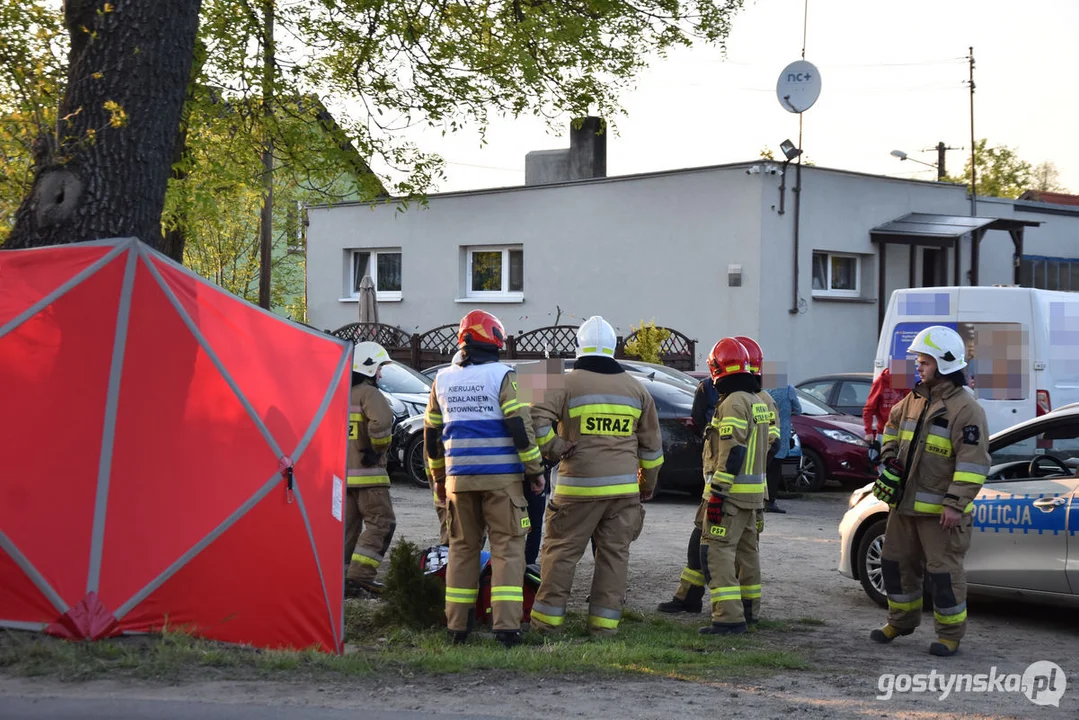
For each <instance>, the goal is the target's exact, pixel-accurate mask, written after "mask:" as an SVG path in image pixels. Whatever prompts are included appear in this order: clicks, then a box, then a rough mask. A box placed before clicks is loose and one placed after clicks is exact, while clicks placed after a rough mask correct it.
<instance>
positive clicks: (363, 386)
mask: <svg viewBox="0 0 1079 720" xmlns="http://www.w3.org/2000/svg"><path fill="white" fill-rule="evenodd" d="M388 362H390V356H389V354H388V353H387V352H386V350H385V348H383V347H382V346H381V345H379V344H378V343H375V342H362V343H359V344H358V345H356V347H355V349H354V350H353V353H352V394H351V398H350V400H349V415H348V468H347V473H346V475H347V479H346V483H347V486H348V489H347V491H346V493H347V495H348V502H347V503H345V506H346V517H345V553H346V554H345V565H346V576H345V595H346V596H347V597H355V596H357V595H359V594H360V590H366V591H368V592H371V593H374V594H376V595H378V594H381V593H382V591H383V589H384V588H383V585H382V583H380V582H377V581H376V580H375V575H376V574H377V572H378V567H379V565H381V564H382V558H383V557H384V556H385V554H386V551H387V550H388V549H389V547H390V541H391V540H393V532H394V530H395V529H396V528H397V518H396V517H395V516H394V514H393V504H392V503H391V502H390V476H389V475H388V474H387V472H386V451H387V450H389V448H390V441H391V439H392V437H391V432H392V430H393V411H392V410H391V409H390V404H389V402H388V401H387V400H386V397H385V396H384V395H383V394H382V391H381V390H379V389H378V384H377V383H378V378H379V375H380V374H381V370H382V366H383V365H385V364H387V363H388Z"/></svg>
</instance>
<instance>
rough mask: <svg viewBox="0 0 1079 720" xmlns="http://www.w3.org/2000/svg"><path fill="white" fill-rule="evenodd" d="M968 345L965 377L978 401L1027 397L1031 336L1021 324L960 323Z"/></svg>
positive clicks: (1028, 393) (959, 329)
mask: <svg viewBox="0 0 1079 720" xmlns="http://www.w3.org/2000/svg"><path fill="white" fill-rule="evenodd" d="M958 331H959V334H960V335H962V336H963V339H964V340H966V343H967V378H968V379H969V380H970V381H971V383H970V384H971V386H972V387H974V388H975V390H977V392H978V399H979V400H1025V399H1026V398H1027V397H1029V395H1030V366H1031V365H1030V363H1031V357H1030V333H1029V332H1027V330H1026V329H1025V328H1024V327H1023V325H1022V324H1021V323H959V327H958Z"/></svg>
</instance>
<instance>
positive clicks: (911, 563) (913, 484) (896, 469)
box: [870, 325, 991, 657]
mask: <svg viewBox="0 0 1079 720" xmlns="http://www.w3.org/2000/svg"><path fill="white" fill-rule="evenodd" d="M907 352H908V353H914V354H916V355H917V369H918V376H919V382H918V383H916V384H915V386H914V390H913V391H911V392H910V393H909V394H908V395H907V396H906V397H904V398H903V399H902V400H901V401H899V403H898V404H896V405H895V407H893V408H892V411H891V413H890V414H889V417H888V422H887V424H886V425H885V427H884V433H883V447H882V448H881V461H882V469H881V473H880V476H879V478H878V479H877V482H876V484H875V485H874V488H873V494H874V495H875V496H876V497H877V498H878V499H879V500H881V501H883V502H885V503H887V504H888V506H889V508H890V510H889V511H888V524H887V526H886V529H885V532H884V548H883V553H882V559H881V574H882V579H883V580H884V589H885V592H886V593H887V596H888V622H887V624H885V625H884V627H882V628H878V629H876V630H873V632H872V633H870V637H871V638H872V639H873V640H875V641H876V642H879V643H890V642H892V641H893V640H894V639H895V638H896V637H898V636H900V635H910V634H911V633H913V632H914V630H915V628H917V627H918V625H919V624H920V622H921V615H922V596H923V592H924V590H923V584H922V582H923V579H922V568H923V565H924V568H925V572H926V573H928V574H929V581H930V582H929V584H930V587H931V592H932V598H933V618H934V624H935V626H936V628H935V629H936V634H937V640H936V641H934V642H932V643H931V644H930V645H929V652H930V653H931V654H933V655H937V656H940V657H947V656H950V655H954V654H955V653H956V652H957V651H958V649H959V641H960V640H961V639H962V638H963V636H964V634H965V632H966V625H967V603H966V600H967V581H966V573H965V572H964V569H963V561H964V559H965V557H966V553H967V550H968V549H969V548H970V540H971V527H972V524H973V520H972V512H973V509H974V498H975V497H976V496H977V495H978V492H979V491H980V490H981V488H982V484H983V483H984V482H985V477H986V475H987V474H988V472H989V466H990V462H991V460H990V457H989V445H988V443H989V438H988V430H987V426H986V419H985V411H984V410H983V409H982V407H981V405H979V404H978V401H977V400H976V399H975V397H974V395H973V394H972V393H970V392H968V390H967V388H966V384H967V382H966V378H965V374H964V372H963V369H964V368H965V367H966V366H967V362H966V346H965V344H964V342H963V339H962V338H961V337H960V336H959V333H957V332H956V331H955V330H952V329H951V328H948V327H945V326H943V325H934V326H931V327H928V328H926V329H924V330H922V331H921V332H920V333H918V335H917V336H916V337H915V338H914V341H913V342H912V343H911V344H910V347H909V348H907Z"/></svg>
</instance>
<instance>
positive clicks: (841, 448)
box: [786, 390, 877, 492]
mask: <svg viewBox="0 0 1079 720" xmlns="http://www.w3.org/2000/svg"><path fill="white" fill-rule="evenodd" d="M797 393H798V400H799V401H800V402H801V403H802V414H801V415H792V416H791V426H792V428H793V430H794V432H795V433H797V434H798V439H799V442H800V443H801V447H802V457H801V461H800V464H799V468H798V472H797V473H795V474H794V475H793V476H792V477H789V478H788V479H787V481H786V482H787V487H788V489H790V490H793V491H796V492H806V491H817V490H820V489H821V488H822V487H824V484H825V483H826V482H827V481H828V480H837V481H839V482H858V483H864V482H866V481H868V480H870V479H876V477H877V471H876V469H875V468H874V467H873V465H872V464H870V462H869V454H868V450H869V446H868V445H867V444H866V441H865V433H864V432H863V428H862V420H861V418H857V419H856V418H853V417H851V416H850V415H846V414H843V413H840V412H839V411H838V410H836V409H835V408H833V407H831V406H829V405H828V404H826V403H823V402H821V401H820V400H818V399H817V398H816V397H815V396H813V395H810V394H809V393H807V392H805V391H803V390H797Z"/></svg>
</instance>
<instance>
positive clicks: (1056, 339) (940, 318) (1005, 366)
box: [874, 286, 1079, 433]
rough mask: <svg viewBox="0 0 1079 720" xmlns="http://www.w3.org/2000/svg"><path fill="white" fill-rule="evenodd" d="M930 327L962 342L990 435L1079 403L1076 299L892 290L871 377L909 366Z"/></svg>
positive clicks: (1002, 291)
mask: <svg viewBox="0 0 1079 720" xmlns="http://www.w3.org/2000/svg"><path fill="white" fill-rule="evenodd" d="M930 325H945V326H947V327H950V328H952V329H953V330H956V331H957V332H958V333H959V334H960V335H962V336H963V337H964V338H965V339H966V341H967V361H968V363H969V364H968V367H967V369H966V373H967V377H968V378H969V379H970V380H971V386H972V387H973V388H974V391H975V393H976V394H977V396H978V401H979V402H980V403H981V405H982V407H984V408H985V412H986V419H987V420H988V423H989V432H990V433H995V432H997V431H999V430H1003V429H1005V428H1008V427H1010V426H1012V425H1014V424H1016V423H1018V422H1021V421H1023V420H1029V419H1031V418H1033V417H1036V416H1039V415H1044V414H1045V413H1047V412H1049V411H1050V410H1052V409H1053V408H1054V407H1057V408H1059V407H1063V406H1064V405H1067V404H1068V403H1073V402H1077V401H1079V293H1072V292H1056V291H1052V290H1037V289H1034V288H1022V287H1002V286H993V287H980V286H979V287H932V288H911V289H906V290H896V291H895V292H893V293H892V297H891V300H890V301H889V302H888V310H887V313H886V314H885V316H884V325H883V326H882V327H881V333H880V340H879V342H878V344H877V357H876V360H875V362H874V375H876V374H879V373H880V372H881V371H882V370H883V369H884V368H885V367H892V368H893V370H892V375H893V376H894V375H896V364H895V363H896V361H899V362H900V363H902V362H906V365H904V366H903V369H905V370H906V372H909V373H911V377H912V379H913V372H914V364H913V357H914V356H912V355H910V356H908V355H907V351H906V350H907V347H908V346H909V345H910V343H911V341H912V340H913V339H914V336H915V335H917V334H918V332H919V331H921V330H922V329H923V328H925V327H928V326H930Z"/></svg>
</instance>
